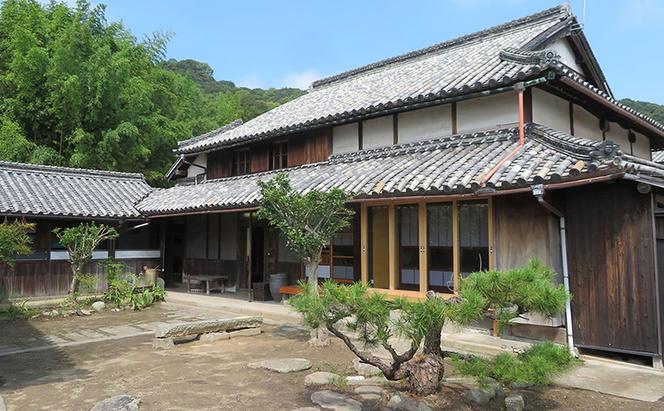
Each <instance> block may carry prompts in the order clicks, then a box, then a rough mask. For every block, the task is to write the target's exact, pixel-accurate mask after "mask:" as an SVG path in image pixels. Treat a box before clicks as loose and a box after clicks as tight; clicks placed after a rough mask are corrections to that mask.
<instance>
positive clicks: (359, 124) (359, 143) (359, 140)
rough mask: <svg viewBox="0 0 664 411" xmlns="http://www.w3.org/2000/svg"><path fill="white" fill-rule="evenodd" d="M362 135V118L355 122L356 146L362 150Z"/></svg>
mask: <svg viewBox="0 0 664 411" xmlns="http://www.w3.org/2000/svg"><path fill="white" fill-rule="evenodd" d="M362 139H363V136H362V120H360V121H358V122H357V147H358V148H359V149H360V150H362V147H363V145H364V144H363V141H362Z"/></svg>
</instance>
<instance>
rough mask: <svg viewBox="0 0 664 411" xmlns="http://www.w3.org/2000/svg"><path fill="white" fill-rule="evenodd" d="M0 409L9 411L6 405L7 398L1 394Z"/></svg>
mask: <svg viewBox="0 0 664 411" xmlns="http://www.w3.org/2000/svg"><path fill="white" fill-rule="evenodd" d="M0 411H7V407H6V406H5V400H3V399H2V396H1V395H0Z"/></svg>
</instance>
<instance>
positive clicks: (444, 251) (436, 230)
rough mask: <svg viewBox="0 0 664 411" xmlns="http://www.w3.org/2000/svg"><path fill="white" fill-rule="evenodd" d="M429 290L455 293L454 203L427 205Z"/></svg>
mask: <svg viewBox="0 0 664 411" xmlns="http://www.w3.org/2000/svg"><path fill="white" fill-rule="evenodd" d="M427 255H428V264H427V266H428V268H429V277H428V282H429V289H430V290H435V291H439V292H453V291H454V230H453V228H452V203H438V204H429V205H427Z"/></svg>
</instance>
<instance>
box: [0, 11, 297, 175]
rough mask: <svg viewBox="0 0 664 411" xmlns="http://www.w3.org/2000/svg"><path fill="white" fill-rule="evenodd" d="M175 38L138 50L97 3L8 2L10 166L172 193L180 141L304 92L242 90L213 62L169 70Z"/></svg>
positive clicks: (3, 73)
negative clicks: (169, 180)
mask: <svg viewBox="0 0 664 411" xmlns="http://www.w3.org/2000/svg"><path fill="white" fill-rule="evenodd" d="M170 37H171V34H170V33H155V34H153V35H150V36H147V37H146V38H145V39H144V40H143V41H138V40H137V39H136V38H135V37H134V36H133V35H132V34H131V33H130V32H129V31H128V30H127V29H126V28H125V27H124V26H123V25H122V23H119V22H108V21H107V20H106V16H105V6H104V5H95V6H91V5H90V4H89V2H87V1H78V2H76V4H75V5H72V6H69V5H68V4H67V3H66V2H45V1H44V2H40V1H36V0H5V1H3V2H0V159H2V160H11V161H29V162H34V163H45V164H53V165H69V166H78V167H89V168H103V169H109V170H119V171H133V172H142V173H145V174H146V176H147V177H148V178H149V179H150V182H151V183H153V184H157V185H162V184H163V183H164V182H163V181H162V180H163V177H162V176H163V173H164V172H165V171H166V170H167V169H168V167H169V166H170V164H171V162H172V152H171V150H172V149H173V148H174V147H175V143H176V141H177V140H181V139H185V138H188V137H190V136H193V135H198V134H201V133H203V132H206V131H209V130H211V129H214V128H217V127H219V126H221V125H223V124H225V123H227V122H228V121H231V120H234V119H236V118H239V117H241V118H243V119H244V120H249V119H250V118H252V117H255V116H256V115H258V114H260V113H263V112H265V111H267V110H268V109H271V108H272V107H274V106H275V105H277V104H282V103H283V102H285V101H286V100H288V99H292V98H294V97H296V96H298V95H300V94H302V93H303V92H302V91H301V90H294V89H283V90H281V89H280V90H259V89H257V90H248V89H241V88H236V87H235V85H233V84H232V83H230V82H228V83H229V84H227V85H224V83H225V82H216V81H215V80H214V78H213V77H212V70H211V69H210V68H209V66H207V65H206V64H205V63H198V62H194V61H193V60H185V61H182V62H177V61H168V62H164V61H163V59H164V56H165V54H166V46H167V44H168V40H169V39H170ZM189 66H192V67H191V68H189ZM201 67H202V69H201ZM197 73H200V74H197ZM192 78H193V80H192ZM207 84H209V85H210V87H208V86H206V85H207ZM218 84H219V85H218ZM226 86H227V87H226ZM201 90H203V91H201ZM206 92H209V93H210V94H206Z"/></svg>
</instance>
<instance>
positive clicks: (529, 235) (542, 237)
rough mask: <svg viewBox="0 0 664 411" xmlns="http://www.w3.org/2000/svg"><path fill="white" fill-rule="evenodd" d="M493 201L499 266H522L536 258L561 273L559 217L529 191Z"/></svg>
mask: <svg viewBox="0 0 664 411" xmlns="http://www.w3.org/2000/svg"><path fill="white" fill-rule="evenodd" d="M493 204H494V209H493V213H494V230H495V231H494V236H495V240H494V241H495V244H494V247H495V252H494V256H495V257H494V258H495V262H496V268H497V269H499V270H505V269H510V268H516V267H521V266H523V265H524V264H526V263H527V262H528V260H530V259H531V258H537V259H539V260H541V261H542V262H543V263H544V264H546V265H548V266H550V267H552V268H553V269H554V270H556V272H558V273H562V268H561V267H562V264H561V256H560V235H559V231H558V221H557V218H556V217H554V216H552V215H551V213H549V212H548V211H547V210H545V209H544V207H542V206H541V205H539V204H538V203H537V200H536V199H535V197H533V196H532V195H530V194H529V195H522V196H498V197H496V198H495V199H494V200H493ZM561 278H562V277H561Z"/></svg>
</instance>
